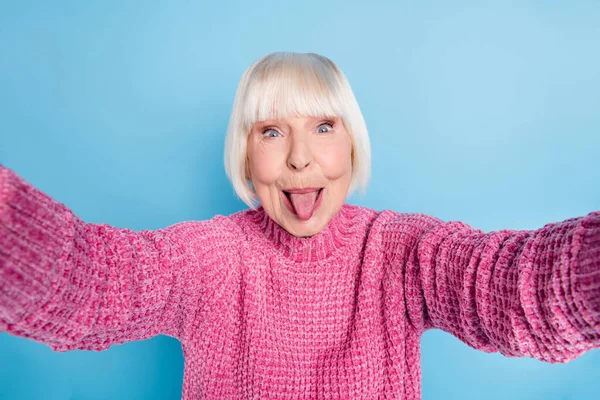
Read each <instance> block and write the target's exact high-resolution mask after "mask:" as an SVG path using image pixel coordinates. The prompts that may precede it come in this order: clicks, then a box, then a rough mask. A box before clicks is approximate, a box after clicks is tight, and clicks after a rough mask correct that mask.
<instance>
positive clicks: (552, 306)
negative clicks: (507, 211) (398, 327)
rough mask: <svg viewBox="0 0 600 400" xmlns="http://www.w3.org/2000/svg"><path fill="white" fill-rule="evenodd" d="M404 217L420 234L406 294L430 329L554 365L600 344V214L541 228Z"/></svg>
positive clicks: (414, 314)
mask: <svg viewBox="0 0 600 400" xmlns="http://www.w3.org/2000/svg"><path fill="white" fill-rule="evenodd" d="M395 224H396V226H397V227H398V226H400V227H402V228H400V229H401V230H407V231H410V232H413V234H411V235H409V236H410V237H412V244H411V246H410V248H409V249H408V251H407V258H406V271H405V279H406V281H405V288H406V292H405V299H406V303H407V307H408V313H409V316H410V317H411V320H412V321H413V323H414V324H415V325H416V326H417V327H418V329H420V330H421V332H423V331H425V330H427V329H430V328H440V329H442V330H444V331H446V332H449V333H451V334H452V335H454V336H455V337H457V338H458V339H460V340H461V341H463V342H465V343H466V344H468V345H469V346H471V347H473V348H475V349H479V350H483V351H486V352H496V351H499V352H500V353H502V354H503V355H505V356H513V357H523V356H528V357H533V358H536V359H539V360H542V361H547V362H551V363H557V362H561V363H566V362H568V361H571V360H573V359H575V358H577V357H578V356H580V355H581V354H582V353H584V352H585V351H587V350H590V349H593V348H598V347H600V212H593V213H590V214H588V215H587V216H585V217H579V218H572V219H568V220H566V221H562V222H557V223H550V224H547V225H545V226H544V227H543V228H541V229H537V230H531V231H526V230H522V231H517V230H501V231H497V232H491V233H484V232H482V231H480V230H476V229H473V228H471V227H470V226H469V225H467V224H465V223H461V222H447V223H444V222H442V221H440V220H439V219H437V218H433V217H430V216H426V215H422V214H409V215H403V216H398V217H397V218H396V222H395Z"/></svg>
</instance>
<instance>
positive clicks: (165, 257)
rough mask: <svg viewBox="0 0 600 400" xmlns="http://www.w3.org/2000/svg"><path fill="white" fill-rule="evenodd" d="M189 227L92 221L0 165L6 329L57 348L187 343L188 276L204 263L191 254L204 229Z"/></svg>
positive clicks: (2, 326) (0, 281) (0, 326)
mask: <svg viewBox="0 0 600 400" xmlns="http://www.w3.org/2000/svg"><path fill="white" fill-rule="evenodd" d="M204 222H206V221H204ZM189 224H190V223H180V224H176V225H173V226H170V227H168V228H166V229H159V230H156V231H149V230H144V231H139V232H134V231H132V230H129V229H117V228H114V227H111V226H109V225H106V224H91V223H84V222H83V221H82V220H81V219H79V218H78V217H76V216H75V215H74V214H73V213H72V212H71V211H70V210H69V209H68V208H67V207H65V206H64V205H63V204H61V203H59V202H57V201H55V200H53V199H52V198H50V197H49V196H48V195H46V194H45V193H43V192H41V191H40V190H38V189H36V188H35V187H33V186H32V185H31V184H29V183H28V182H26V181H25V180H23V179H22V178H21V177H20V176H18V175H17V174H16V173H15V172H13V171H11V170H9V169H7V168H4V167H2V166H0V331H5V332H8V333H10V334H13V335H17V336H21V337H25V338H30V339H33V340H36V341H38V342H41V343H45V344H47V345H49V346H50V347H51V348H52V349H54V350H56V351H66V350H73V349H85V350H104V349H107V348H108V347H110V346H111V345H113V344H120V343H124V342H128V341H133V340H139V339H146V338H150V337H153V336H156V335H158V334H166V335H169V336H173V337H176V338H180V336H181V335H182V332H183V328H184V324H185V318H186V317H185V312H184V311H185V308H186V306H187V305H190V304H186V301H187V302H189V301H190V299H189V298H188V297H186V296H187V292H189V291H190V290H189V288H186V286H185V285H184V282H185V281H186V280H187V279H189V276H188V277H186V271H189V267H190V266H194V265H197V262H196V261H197V260H196V259H195V258H194V257H196V256H194V257H192V256H190V252H188V251H186V250H185V247H184V243H189V242H191V241H192V240H191V239H192V238H193V236H192V235H189V232H192V231H197V230H198V229H195V228H194V229H192V228H193V227H191V226H189ZM201 225H202V224H200V225H199V226H201ZM186 232H187V233H188V236H187V237H185V234H186ZM186 266H187V267H188V269H187V270H186V269H185V267H186ZM195 289H196V290H195V291H197V289H198V288H195Z"/></svg>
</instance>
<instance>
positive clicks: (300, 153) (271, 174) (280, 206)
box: [248, 117, 352, 237]
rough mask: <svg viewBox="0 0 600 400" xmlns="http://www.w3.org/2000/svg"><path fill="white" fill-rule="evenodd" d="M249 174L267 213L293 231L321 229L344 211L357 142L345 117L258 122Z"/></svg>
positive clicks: (307, 233)
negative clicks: (341, 209) (352, 137)
mask: <svg viewBox="0 0 600 400" xmlns="http://www.w3.org/2000/svg"><path fill="white" fill-rule="evenodd" d="M248 175H249V178H250V179H251V180H252V183H253V184H254V189H255V190H256V194H257V195H258V198H259V199H260V202H261V205H262V206H263V208H264V209H265V211H266V213H267V214H268V215H269V217H271V218H272V219H273V220H274V221H275V222H277V224H279V225H280V226H281V227H283V228H284V229H285V230H286V231H288V232H289V233H291V234H292V235H294V236H298V237H306V236H312V235H315V234H316V233H318V232H320V231H321V230H322V229H323V228H324V227H325V226H326V225H327V223H328V222H329V221H330V220H331V218H332V217H333V216H334V215H335V214H336V213H337V212H338V211H339V210H340V208H341V207H342V205H343V204H344V200H345V199H346V195H347V194H348V188H349V186H350V181H351V177H352V141H351V139H350V134H349V133H348V131H347V130H346V128H345V127H344V124H343V121H342V119H341V118H339V117H338V118H317V117H290V118H284V119H279V120H268V121H261V122H257V123H255V124H254V126H253V127H252V131H251V132H250V135H249V137H248Z"/></svg>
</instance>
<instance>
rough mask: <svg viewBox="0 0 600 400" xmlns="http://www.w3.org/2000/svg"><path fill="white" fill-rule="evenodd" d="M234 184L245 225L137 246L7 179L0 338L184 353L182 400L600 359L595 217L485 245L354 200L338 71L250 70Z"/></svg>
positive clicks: (235, 147) (414, 394) (356, 162)
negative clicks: (457, 367)
mask: <svg viewBox="0 0 600 400" xmlns="http://www.w3.org/2000/svg"><path fill="white" fill-rule="evenodd" d="M225 147H226V148H225V168H226V170H227V173H228V176H229V178H230V179H231V181H232V183H233V186H234V188H235V191H236V193H237V194H238V195H239V197H240V198H241V199H242V200H244V201H245V202H246V203H247V204H248V205H249V206H250V209H248V210H246V211H242V212H239V213H236V214H233V215H230V216H227V217H225V216H216V217H214V218H213V219H211V220H208V221H188V222H181V223H178V224H175V225H173V226H170V227H168V228H166V229H160V230H156V231H140V232H134V231H132V230H128V229H117V228H114V227H111V226H108V225H105V224H90V223H85V222H83V221H82V220H81V219H79V218H78V217H76V216H75V215H73V213H72V212H71V211H70V210H69V209H68V208H67V207H65V206H64V205H63V204H60V203H58V202H57V201H55V200H53V199H52V198H50V197H49V196H47V195H45V194H44V193H42V192H41V191H39V190H37V189H36V188H35V187H32V186H31V185H30V184H29V183H27V182H26V181H24V180H23V179H22V178H20V177H19V176H18V175H17V174H16V173H15V172H13V171H11V170H9V169H7V168H2V169H0V189H1V190H0V284H1V290H0V329H1V330H2V331H6V332H9V333H11V334H14V335H18V336H22V337H27V338H31V339H33V340H36V341H39V342H42V343H45V344H47V345H49V346H50V347H51V348H52V349H54V350H56V351H66V350H73V349H86V350H104V349H107V348H109V347H110V346H111V345H114V344H117V343H124V342H128V341H132V340H139V339H146V338H150V337H152V336H155V335H158V334H165V335H169V336H172V337H175V338H177V339H178V340H180V341H181V343H182V347H183V354H184V356H185V375H184V381H183V398H184V399H201V398H202V399H213V398H214V399H222V398H242V399H250V398H252V399H257V398H278V399H295V398H345V399H349V398H361V399H375V398H401V399H420V397H421V375H420V356H419V351H420V348H419V341H420V337H421V335H422V334H423V332H425V331H427V330H428V329H432V328H439V329H443V330H445V331H446V332H449V333H451V334H452V335H454V336H456V337H457V338H459V339H460V340H462V341H463V342H465V343H466V344H468V345H469V346H471V347H473V348H475V349H479V350H482V351H485V352H497V351H498V352H500V353H502V354H504V355H506V356H511V357H523V356H529V357H535V358H537V359H539V360H543V361H547V362H551V363H556V362H561V363H565V362H568V361H570V360H573V359H575V358H577V357H578V356H580V355H581V354H582V353H584V352H585V351H587V350H590V349H593V348H596V347H599V346H600V212H593V213H590V214H588V215H587V216H585V217H580V218H572V219H569V220H566V221H563V222H558V223H550V224H547V225H545V226H544V227H543V228H541V229H538V230H534V231H511V230H502V231H498V232H492V233H484V232H482V231H480V230H475V229H473V228H471V227H470V226H469V225H466V224H464V223H460V222H443V221H441V220H439V219H437V218H434V217H431V216H427V215H423V214H403V213H398V212H392V211H383V212H377V211H373V210H370V209H367V208H363V207H358V206H352V205H347V204H344V201H345V199H346V196H347V195H348V193H349V192H351V191H352V190H354V189H356V188H359V187H363V188H364V187H365V185H366V184H367V181H368V179H369V168H370V149H369V139H368V135H367V129H366V126H365V123H364V120H363V117H362V115H361V112H360V109H359V106H358V104H357V102H356V100H355V98H354V95H353V93H352V90H351V88H350V86H349V84H348V82H347V80H346V78H345V77H344V75H343V73H342V72H341V71H340V69H339V68H338V67H337V66H336V65H335V64H334V63H333V62H332V61H330V60H329V59H327V58H325V57H322V56H319V55H316V54H297V53H274V54H269V55H267V56H265V57H263V58H262V59H260V60H258V61H257V62H256V63H254V64H253V65H252V66H250V68H249V69H248V70H247V71H246V72H245V73H244V75H243V77H242V79H241V82H240V85H239V88H238V91H237V94H236V98H235V103H234V106H233V111H232V115H231V120H230V124H229V128H228V133H227V139H226V145H225Z"/></svg>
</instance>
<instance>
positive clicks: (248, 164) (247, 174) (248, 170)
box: [245, 156, 252, 180]
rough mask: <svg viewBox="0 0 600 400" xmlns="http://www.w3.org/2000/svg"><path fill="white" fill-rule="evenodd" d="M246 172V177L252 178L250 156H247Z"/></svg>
mask: <svg viewBox="0 0 600 400" xmlns="http://www.w3.org/2000/svg"><path fill="white" fill-rule="evenodd" d="M245 174H246V179H248V180H252V173H251V172H250V160H249V159H248V156H246V166H245Z"/></svg>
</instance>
